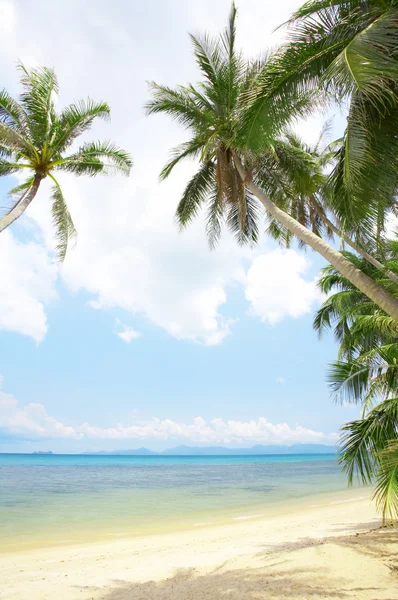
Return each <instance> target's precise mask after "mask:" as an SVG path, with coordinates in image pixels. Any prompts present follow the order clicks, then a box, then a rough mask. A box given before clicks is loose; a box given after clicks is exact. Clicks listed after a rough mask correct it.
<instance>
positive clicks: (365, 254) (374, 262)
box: [311, 201, 398, 283]
mask: <svg viewBox="0 0 398 600" xmlns="http://www.w3.org/2000/svg"><path fill="white" fill-rule="evenodd" d="M311 204H312V206H313V208H314V210H315V212H316V213H317V215H318V216H319V218H320V219H321V220H322V221H323V222H324V223H325V225H326V226H327V227H329V229H331V230H332V231H333V233H335V234H336V235H338V236H339V237H340V238H341V239H342V240H343V241H344V242H346V243H347V244H348V245H349V246H351V248H352V249H353V250H355V252H357V253H358V254H359V255H360V256H362V258H364V259H365V260H367V261H368V262H369V263H370V264H371V265H373V266H374V267H376V269H379V270H380V271H383V272H384V273H385V275H386V276H387V277H388V278H389V279H391V281H394V283H398V275H396V274H395V273H393V272H392V271H390V270H389V269H386V268H385V266H384V265H383V264H382V263H381V262H380V261H378V260H377V258H375V257H374V256H372V255H371V254H369V253H368V252H366V250H364V249H363V248H361V246H358V244H356V243H355V242H354V241H353V240H352V239H351V238H350V237H348V235H346V234H345V233H343V232H342V231H340V229H339V228H338V227H336V225H335V224H334V223H332V221H330V220H329V219H328V218H327V216H326V215H325V214H324V213H323V212H322V211H321V210H320V208H319V206H318V204H317V202H316V201H313V202H312V203H311Z"/></svg>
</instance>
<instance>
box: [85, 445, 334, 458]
mask: <svg viewBox="0 0 398 600" xmlns="http://www.w3.org/2000/svg"><path fill="white" fill-rule="evenodd" d="M335 452H336V448H335V447H334V446H327V445H326V444H293V445H292V446H282V445H270V446H262V445H257V446H252V447H251V448H225V447H223V446H212V447H209V446H206V447H201V446H177V447H176V448H169V449H167V450H162V451H161V452H155V451H154V450H149V449H148V448H135V449H132V450H113V451H111V450H100V451H98V452H83V454H85V455H92V456H93V455H108V456H234V455H235V456H237V455H258V454H334V453H335Z"/></svg>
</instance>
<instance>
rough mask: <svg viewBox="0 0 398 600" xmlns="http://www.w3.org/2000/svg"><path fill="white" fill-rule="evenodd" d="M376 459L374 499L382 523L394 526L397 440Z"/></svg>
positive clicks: (397, 503)
mask: <svg viewBox="0 0 398 600" xmlns="http://www.w3.org/2000/svg"><path fill="white" fill-rule="evenodd" d="M396 402H398V400H396ZM377 458H378V461H379V470H378V473H377V485H376V489H375V492H374V497H375V499H376V504H377V507H378V508H379V510H380V512H381V513H382V517H383V523H384V524H386V523H387V522H389V523H391V524H394V523H395V521H396V520H397V519H398V440H396V439H394V440H391V441H389V442H388V444H387V445H386V447H385V448H384V449H383V450H382V451H381V452H379V453H378V455H377Z"/></svg>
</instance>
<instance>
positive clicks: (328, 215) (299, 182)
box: [262, 123, 398, 284]
mask: <svg viewBox="0 0 398 600" xmlns="http://www.w3.org/2000/svg"><path fill="white" fill-rule="evenodd" d="M328 126H329V124H328V123H326V125H325V127H324V130H323V131H322V132H321V135H320V136H319V138H318V141H317V142H316V143H315V144H312V145H311V144H308V143H306V142H304V141H303V140H302V139H300V137H299V136H298V135H297V134H296V133H295V132H292V131H289V132H287V133H286V134H285V136H284V140H283V141H281V142H279V144H277V145H275V146H274V148H273V152H272V153H271V152H269V153H268V156H267V158H266V160H264V163H263V164H264V165H266V169H265V170H264V173H263V180H262V188H263V189H265V190H266V191H268V193H269V195H270V197H271V199H272V200H273V202H274V203H275V204H276V205H277V206H278V207H279V208H282V209H283V210H284V211H286V212H287V213H289V215H290V216H292V217H294V218H295V219H296V220H297V221H299V223H301V224H302V225H304V226H305V227H307V228H308V229H311V231H312V232H313V233H315V234H316V235H318V236H320V237H327V238H331V237H332V236H333V234H334V235H336V236H337V237H338V238H340V240H341V243H342V245H343V246H344V244H347V245H348V246H350V247H351V248H352V249H353V250H355V252H357V253H358V254H359V255H360V256H362V258H365V259H366V260H367V261H368V262H370V264H372V265H373V266H374V267H376V268H377V269H380V270H381V271H383V272H384V273H385V275H386V276H387V277H388V278H390V279H392V280H393V281H394V282H395V283H397V284H398V275H397V274H396V273H394V272H393V271H391V270H389V269H386V266H385V264H383V262H381V260H383V259H384V255H383V256H382V257H380V258H381V260H379V259H378V258H377V257H376V256H375V255H374V254H375V253H376V252H377V251H378V250H379V249H380V243H377V242H378V239H377V232H376V231H374V232H372V231H367V232H366V238H365V239H364V235H361V233H362V232H361V231H360V230H358V229H357V230H356V231H352V232H348V231H347V229H346V226H345V224H342V223H340V222H339V220H338V218H337V217H336V215H335V214H334V213H333V210H332V208H331V207H332V206H333V198H332V194H333V189H331V186H330V185H329V181H328V176H327V175H326V174H325V168H326V167H329V166H331V165H333V164H334V163H335V162H336V156H337V154H338V152H339V148H340V145H341V143H340V140H337V141H336V142H332V143H331V144H328V145H327V146H326V147H325V148H322V146H321V144H322V140H323V138H324V137H325V134H326V132H327V129H328ZM272 173H273V174H274V175H273V176H272V175H271V174H272ZM267 231H268V233H270V235H272V237H274V239H276V240H277V241H279V243H281V244H283V245H285V246H289V245H290V244H291V241H292V238H293V236H292V234H291V232H290V231H289V230H287V229H286V228H284V227H282V226H281V225H280V224H279V223H278V221H276V220H275V219H272V218H271V219H270V220H269V225H268V229H267ZM298 241H299V243H300V241H301V240H300V239H299V240H298ZM369 246H370V247H369ZM384 247H385V243H383V246H382V249H383V248H384Z"/></svg>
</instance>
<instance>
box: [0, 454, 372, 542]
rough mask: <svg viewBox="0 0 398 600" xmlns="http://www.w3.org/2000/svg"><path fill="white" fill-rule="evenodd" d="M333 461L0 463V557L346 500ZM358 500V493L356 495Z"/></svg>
mask: <svg viewBox="0 0 398 600" xmlns="http://www.w3.org/2000/svg"><path fill="white" fill-rule="evenodd" d="M360 493H361V490H359V489H354V490H353V489H352V488H351V489H350V490H347V481H346V478H345V476H344V474H342V472H341V468H340V466H339V465H338V462H337V460H336V457H335V455H333V454H330V455H328V454H327V455H325V454H322V455H316V454H311V455H303V454H300V455H283V456H282V455H261V456H104V455H100V456H98V455H97V456H88V455H58V454H52V455H47V454H46V455H44V454H43V455H30V454H0V550H2V551H13V550H20V549H29V548H36V547H41V546H44V547H45V546H53V545H63V544H74V543H81V542H91V541H93V542H94V541H97V540H111V539H119V538H122V537H126V536H138V535H148V534H158V533H165V532H169V531H177V530H182V529H189V528H192V529H194V528H198V527H207V526H214V525H222V524H224V523H231V522H233V521H240V520H246V519H255V518H259V517H267V516H271V515H274V514H280V512H281V511H284V512H286V513H287V512H289V511H293V510H296V509H297V506H298V505H303V506H305V507H307V508H308V510H309V511H311V508H312V507H314V506H317V505H322V504H327V503H334V502H340V501H341V502H345V501H350V499H354V498H356V497H360ZM362 493H363V490H362Z"/></svg>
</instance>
